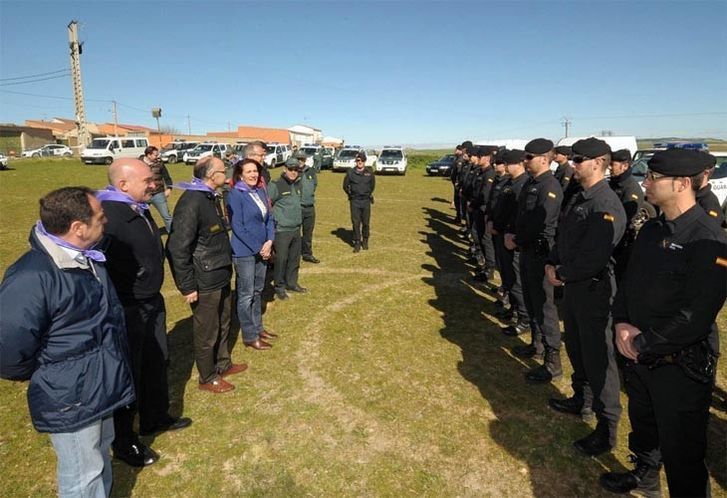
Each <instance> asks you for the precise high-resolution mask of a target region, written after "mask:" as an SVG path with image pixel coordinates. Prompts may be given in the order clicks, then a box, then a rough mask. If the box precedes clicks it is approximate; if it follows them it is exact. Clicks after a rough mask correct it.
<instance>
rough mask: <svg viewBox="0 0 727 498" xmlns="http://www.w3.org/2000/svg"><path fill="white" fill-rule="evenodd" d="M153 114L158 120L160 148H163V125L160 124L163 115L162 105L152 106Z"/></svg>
mask: <svg viewBox="0 0 727 498" xmlns="http://www.w3.org/2000/svg"><path fill="white" fill-rule="evenodd" d="M151 116H152V117H153V118H156V120H157V136H158V137H159V148H160V149H161V148H162V127H161V126H160V125H159V118H160V117H161V116H162V109H161V107H152V109H151Z"/></svg>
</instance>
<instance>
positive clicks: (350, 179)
mask: <svg viewBox="0 0 727 498" xmlns="http://www.w3.org/2000/svg"><path fill="white" fill-rule="evenodd" d="M375 188H376V177H375V176H374V174H373V173H372V172H371V170H370V169H368V168H364V170H363V171H361V172H359V171H357V170H356V168H351V169H349V170H348V171H346V176H345V177H344V178H343V191H344V192H346V193H347V194H348V200H349V201H368V200H371V197H372V196H373V195H374V189H375Z"/></svg>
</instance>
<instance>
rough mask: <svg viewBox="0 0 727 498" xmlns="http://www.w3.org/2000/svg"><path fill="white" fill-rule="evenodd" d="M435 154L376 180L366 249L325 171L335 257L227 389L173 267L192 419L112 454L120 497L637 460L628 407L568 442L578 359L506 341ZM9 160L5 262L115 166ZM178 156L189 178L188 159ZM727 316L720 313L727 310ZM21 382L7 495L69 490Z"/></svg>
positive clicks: (5, 406)
mask: <svg viewBox="0 0 727 498" xmlns="http://www.w3.org/2000/svg"><path fill="white" fill-rule="evenodd" d="M439 156H441V154H440V152H439V151H430V152H423V153H416V152H411V153H410V154H409V161H410V165H411V170H410V171H409V172H408V174H407V175H406V176H405V177H397V176H383V177H380V178H378V179H377V191H376V204H375V205H374V206H373V214H372V235H371V249H370V250H369V251H364V252H361V253H360V254H353V253H352V252H351V248H350V247H349V246H348V245H347V244H346V243H345V242H344V241H343V240H342V239H345V238H346V236H347V233H348V230H350V220H349V213H348V205H347V202H346V200H345V197H344V195H343V192H342V190H341V182H342V180H343V175H342V174H338V173H331V172H323V173H322V174H321V177H320V187H319V191H318V207H317V225H316V231H315V235H314V248H315V253H316V255H317V256H318V257H319V258H320V259H321V260H322V263H321V264H320V265H309V264H305V263H304V266H303V267H302V271H301V284H302V285H304V286H307V287H309V288H310V293H309V294H307V295H304V296H298V295H296V296H293V297H292V299H290V300H289V301H286V302H283V303H281V302H272V303H270V304H268V308H267V312H266V314H265V317H264V320H265V323H266V326H267V327H270V329H272V330H274V331H276V332H278V333H279V334H280V335H281V337H280V339H278V340H277V341H276V343H275V348H274V349H273V350H271V351H269V352H263V353H260V352H251V351H250V350H249V349H248V350H244V349H243V348H242V347H241V343H240V342H239V340H238V341H237V344H236V346H235V348H234V351H233V357H234V359H235V361H245V362H247V363H249V365H250V368H249V370H248V371H247V372H245V373H243V374H241V375H239V376H236V377H233V378H231V379H230V380H231V381H232V382H233V383H234V384H235V385H236V386H237V389H236V390H235V391H233V392H231V393H228V394H225V395H220V396H215V395H210V394H208V393H202V392H200V391H198V390H197V389H196V382H197V373H196V369H195V367H194V362H193V358H192V343H191V327H190V320H189V316H190V313H189V309H188V307H187V306H186V305H184V304H183V301H182V298H181V296H180V295H179V294H178V292H177V291H176V290H175V289H174V286H173V283H172V280H171V277H170V276H169V274H168V272H167V280H166V283H165V286H164V289H163V293H164V295H165V297H166V302H167V307H168V323H167V326H168V330H169V343H170V351H171V369H170V383H171V389H172V393H171V394H172V400H173V406H172V411H173V413H175V414H180V413H184V415H187V416H190V417H192V418H193V419H194V424H193V425H192V427H190V428H189V429H187V430H185V431H183V432H180V433H170V434H163V435H159V436H157V437H156V438H144V440H145V441H146V442H147V443H150V444H152V445H153V447H154V448H155V449H156V450H158V451H159V452H160V453H161V454H162V458H161V460H160V461H159V462H158V463H157V464H156V465H154V466H152V467H149V468H147V469H144V470H141V471H139V470H138V469H131V468H129V467H127V466H125V465H122V464H115V465H114V478H115V487H114V493H113V494H114V495H115V496H128V495H134V496H237V495H244V496H281V497H283V496H285V497H288V496H310V495H312V496H478V497H479V496H534V495H537V496H605V494H603V493H601V492H600V490H599V487H598V482H597V480H598V476H599V474H600V473H601V472H603V471H604V469H622V468H623V467H622V464H623V463H624V462H625V460H626V455H627V453H628V452H627V449H626V438H627V434H628V430H629V427H628V420H627V417H626V416H625V415H624V418H623V420H622V422H621V427H620V434H619V445H618V447H617V449H616V450H615V451H614V453H613V455H609V456H605V457H602V458H598V459H587V458H581V457H579V456H576V455H575V453H574V452H573V451H572V450H571V442H572V441H573V440H574V439H576V438H578V437H581V436H583V435H585V434H587V433H588V432H589V430H590V427H589V426H587V425H586V424H584V423H582V422H580V421H578V420H576V419H571V418H568V417H566V416H561V415H559V414H556V413H554V412H552V411H549V410H548V409H547V408H546V400H547V398H548V397H549V396H550V395H554V394H559V393H563V394H567V395H569V394H570V390H569V386H568V381H567V380H566V379H567V378H568V375H569V373H570V372H567V373H566V376H564V378H563V379H561V380H559V381H558V382H556V383H555V384H554V385H551V386H539V387H535V386H528V385H526V384H525V383H524V382H523V372H524V371H525V369H526V368H528V367H529V366H531V365H532V363H529V362H525V363H523V362H521V361H520V360H518V359H516V358H514V357H512V356H511V355H509V354H508V353H507V349H509V347H511V346H512V345H514V344H516V343H517V341H518V340H516V339H509V338H505V337H503V336H502V334H500V333H499V330H498V328H497V327H498V325H499V324H498V323H497V322H496V321H494V319H493V318H492V317H491V315H490V314H491V313H492V312H493V311H494V305H493V300H492V297H491V295H489V294H488V293H487V292H484V291H483V289H481V288H478V287H473V286H472V285H470V284H469V283H468V280H467V279H468V275H469V273H468V267H467V265H466V264H465V262H464V253H463V251H462V248H463V246H462V244H461V243H460V242H459V239H458V237H457V234H456V228H455V227H454V226H453V225H451V223H450V222H449V220H450V219H451V216H452V211H451V210H450V207H449V199H450V197H451V191H450V190H451V187H450V184H449V182H448V181H447V180H445V179H441V178H427V177H425V176H424V172H423V165H424V164H425V163H426V162H427V161H429V160H431V159H436V158H438V157H439ZM11 168H13V169H12V170H10V171H2V172H0V199H2V203H1V204H0V206H1V209H0V222H1V223H0V236H1V237H2V242H3V243H2V244H1V245H0V270H2V271H3V272H4V270H5V268H6V267H7V266H8V265H9V264H10V263H12V262H13V261H14V260H15V259H16V258H17V257H18V256H19V255H20V254H22V252H24V251H25V250H26V248H27V236H28V232H29V230H30V227H31V225H32V224H33V222H34V221H35V220H36V218H37V209H38V208H37V199H38V198H39V197H40V196H41V195H43V194H44V193H45V192H47V191H49V190H51V189H53V188H56V187H59V186H62V185H72V184H85V185H88V186H91V187H94V188H98V187H102V186H104V185H105V183H106V180H105V168H104V167H102V166H83V165H81V164H79V163H78V162H77V161H75V160H38V161H31V160H29V161H14V162H12V163H11ZM280 171H281V170H280V169H279V168H278V169H276V170H274V171H273V176H274V177H276V176H277V175H279V174H280ZM171 173H172V176H173V178H174V179H175V181H179V180H188V179H189V178H190V176H191V168H190V167H188V166H183V165H174V166H172V167H171ZM178 195H179V194H178V193H175V194H173V196H172V202H174V201H176V199H177V198H178ZM154 213H155V214H156V212H154ZM719 322H720V325H721V328H722V330H724V329H725V327H727V312H725V311H724V310H723V311H722V313H721V314H720V317H719ZM722 339H723V343H724V342H725V340H726V339H727V337H725V334H724V333H723V334H722ZM563 357H564V360H565V353H563ZM565 362H566V363H567V360H565ZM726 389H727V374H725V371H724V369H722V370H720V372H719V376H718V381H717V396H716V397H717V398H720V399H718V400H717V401H716V403H715V406H716V407H715V408H713V410H712V414H711V423H710V430H709V437H710V441H711V444H710V451H709V458H708V465H709V467H710V469H711V472H712V476H713V483H712V490H713V494H714V495H716V496H725V495H727V493H726V492H725V483H727V470H725V469H726V467H727V465H726V463H725V447H724V441H725V439H726V436H725V435H726V433H727V429H726V427H727V414H726V413H725V410H727V403H725V398H727V395H725V390H726ZM25 391H26V384H25V383H14V382H7V381H3V382H0V462H2V479H0V496H3V497H5V496H13V497H14V496H49V495H52V494H53V493H54V492H55V456H54V454H53V451H52V448H51V446H50V443H49V440H48V437H47V436H46V435H42V434H38V433H36V432H35V430H34V429H33V427H32V425H31V423H30V419H29V415H28V411H27V402H26V398H25ZM622 402H623V404H624V406H625V402H626V399H625V397H623V398H622Z"/></svg>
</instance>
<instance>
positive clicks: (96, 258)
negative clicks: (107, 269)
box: [35, 220, 106, 263]
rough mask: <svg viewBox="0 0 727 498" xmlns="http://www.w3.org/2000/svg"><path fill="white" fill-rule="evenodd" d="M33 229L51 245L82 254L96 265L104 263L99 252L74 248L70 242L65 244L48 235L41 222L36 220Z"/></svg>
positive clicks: (59, 239) (57, 238)
mask: <svg viewBox="0 0 727 498" xmlns="http://www.w3.org/2000/svg"><path fill="white" fill-rule="evenodd" d="M35 229H36V230H38V233H40V234H42V235H44V236H46V237H48V238H49V239H50V240H51V241H53V243H54V244H55V245H57V246H59V247H65V248H66V249H71V250H73V251H78V252H80V253H81V254H83V255H84V256H85V257H87V258H88V259H92V260H93V261H96V262H97V263H103V262H104V261H106V256H104V253H102V252H101V251H96V250H94V249H91V248H89V249H81V248H80V247H76V246H74V245H73V244H71V243H70V242H67V241H65V240H63V239H62V238H60V237H58V236H56V235H53V234H50V233H48V232H47V231H46V229H45V227H44V226H43V222H42V221H40V220H38V223H36V224H35Z"/></svg>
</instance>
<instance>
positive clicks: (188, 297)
mask: <svg viewBox="0 0 727 498" xmlns="http://www.w3.org/2000/svg"><path fill="white" fill-rule="evenodd" d="M183 297H184V300H185V302H186V303H187V304H192V303H195V302H197V299H199V294H197V291H194V292H190V293H189V294H185V295H184V296H183Z"/></svg>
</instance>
